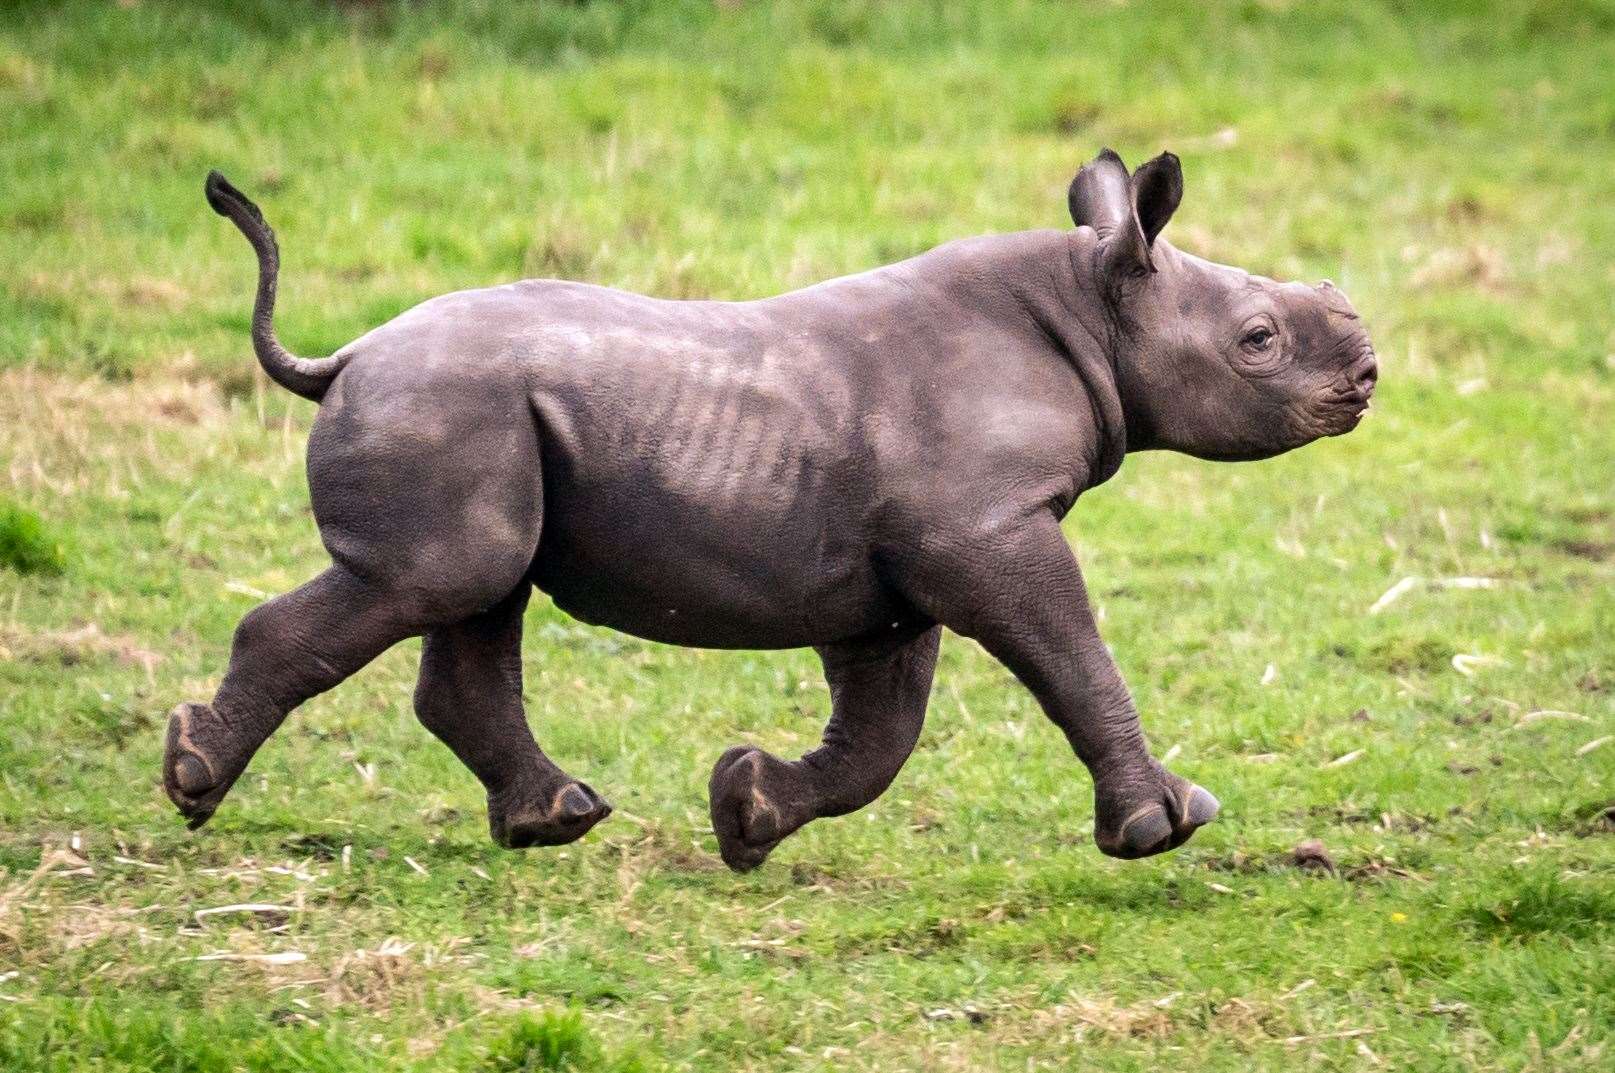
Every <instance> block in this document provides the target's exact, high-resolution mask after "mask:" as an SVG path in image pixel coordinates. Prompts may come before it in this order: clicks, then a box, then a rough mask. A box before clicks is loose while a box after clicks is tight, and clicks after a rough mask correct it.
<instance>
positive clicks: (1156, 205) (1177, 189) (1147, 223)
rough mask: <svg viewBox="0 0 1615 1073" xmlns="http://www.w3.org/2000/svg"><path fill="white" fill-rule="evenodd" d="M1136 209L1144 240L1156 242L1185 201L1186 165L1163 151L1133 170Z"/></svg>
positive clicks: (1134, 208)
mask: <svg viewBox="0 0 1615 1073" xmlns="http://www.w3.org/2000/svg"><path fill="white" fill-rule="evenodd" d="M1131 185H1132V190H1133V211H1134V213H1135V215H1136V216H1137V217H1138V226H1139V228H1140V229H1141V230H1142V231H1143V232H1144V241H1145V242H1146V243H1147V244H1149V245H1150V246H1154V245H1155V236H1157V235H1159V234H1160V233H1161V228H1163V227H1165V226H1166V222H1167V221H1168V220H1170V219H1172V214H1173V213H1174V212H1176V211H1177V209H1178V202H1180V201H1182V200H1183V165H1182V164H1180V163H1178V158H1177V157H1176V156H1175V155H1173V154H1172V153H1162V154H1161V155H1160V156H1158V157H1156V158H1155V159H1154V160H1152V161H1150V162H1149V163H1148V164H1145V165H1144V166H1143V167H1141V168H1139V169H1138V170H1137V171H1135V172H1133V178H1132V184H1131Z"/></svg>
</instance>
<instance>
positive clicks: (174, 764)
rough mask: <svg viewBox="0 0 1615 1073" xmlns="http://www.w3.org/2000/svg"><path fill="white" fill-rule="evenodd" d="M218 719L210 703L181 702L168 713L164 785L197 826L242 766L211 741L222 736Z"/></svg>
mask: <svg viewBox="0 0 1615 1073" xmlns="http://www.w3.org/2000/svg"><path fill="white" fill-rule="evenodd" d="M218 731H219V727H218V720H217V719H216V718H215V716H214V714H213V709H212V708H209V707H208V706H207V705H206V704H179V705H176V706H175V707H174V709H173V711H171V712H169V713H168V744H167V748H166V750H165V751H164V755H163V789H164V790H166V791H167V792H168V799H169V800H170V801H172V802H174V807H176V808H178V809H179V811H180V815H182V816H184V817H185V818H186V820H188V821H189V826H190V828H191V830H193V831H194V830H196V829H197V828H198V827H200V826H202V825H203V824H204V823H206V822H207V821H208V820H209V819H211V818H212V816H213V813H214V811H215V810H216V809H217V808H218V807H219V802H220V801H222V800H224V795H225V794H227V793H229V792H230V787H231V786H232V785H234V784H235V781H236V777H237V776H238V775H240V774H241V772H240V770H239V769H237V770H231V769H232V768H235V767H236V764H235V763H234V762H233V761H232V759H231V758H230V757H227V756H224V755H221V751H220V750H218V749H217V748H210V747H209V746H210V744H211V743H212V742H213V741H214V740H215V739H217V738H218V737H219V733H218Z"/></svg>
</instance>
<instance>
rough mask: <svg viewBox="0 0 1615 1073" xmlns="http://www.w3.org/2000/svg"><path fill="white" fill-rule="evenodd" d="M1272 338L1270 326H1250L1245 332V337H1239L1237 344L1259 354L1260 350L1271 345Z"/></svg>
mask: <svg viewBox="0 0 1615 1073" xmlns="http://www.w3.org/2000/svg"><path fill="white" fill-rule="evenodd" d="M1273 339H1274V333H1273V330H1272V329H1271V328H1267V327H1259V328H1252V329H1251V330H1250V331H1248V332H1246V333H1245V338H1243V339H1241V340H1240V341H1239V344H1240V345H1241V346H1243V347H1244V348H1245V349H1246V350H1250V351H1254V352H1255V353H1258V354H1260V353H1261V352H1262V351H1264V350H1266V349H1267V348H1268V347H1270V346H1272V345H1273Z"/></svg>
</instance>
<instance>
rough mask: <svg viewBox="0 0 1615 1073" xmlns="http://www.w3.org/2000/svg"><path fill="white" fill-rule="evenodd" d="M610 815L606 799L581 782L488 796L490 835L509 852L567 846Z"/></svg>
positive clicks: (517, 788) (527, 787)
mask: <svg viewBox="0 0 1615 1073" xmlns="http://www.w3.org/2000/svg"><path fill="white" fill-rule="evenodd" d="M609 815H611V805H609V804H608V803H607V802H606V799H605V798H603V797H601V796H600V795H599V794H597V793H595V792H594V790H593V788H591V787H590V786H588V785H586V784H584V783H581V782H577V781H569V782H563V783H561V784H560V785H558V786H556V785H551V786H549V787H547V788H544V789H538V788H536V787H530V786H527V785H518V786H516V787H514V788H513V789H511V790H509V791H506V792H503V793H495V794H489V795H488V832H489V833H490V834H491V835H492V836H493V840H494V841H495V842H497V843H499V844H500V845H501V846H504V847H505V848H506V849H526V848H528V847H529V846H564V845H566V844H567V843H568V842H576V841H577V840H578V839H580V838H582V837H583V836H584V835H586V834H588V833H589V829H590V828H591V827H593V826H594V825H595V824H597V823H599V822H600V821H601V820H603V819H605V818H606V817H607V816H609Z"/></svg>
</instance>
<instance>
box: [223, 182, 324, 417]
mask: <svg viewBox="0 0 1615 1073" xmlns="http://www.w3.org/2000/svg"><path fill="white" fill-rule="evenodd" d="M205 190H206V192H207V203H208V204H209V205H211V206H213V211H214V212H216V213H218V214H219V215H220V216H227V217H229V219H230V222H231V223H233V224H235V225H236V226H237V227H238V228H240V229H241V233H242V234H243V235H246V236H247V241H248V242H250V243H252V248H253V250H254V251H255V252H256V253H257V254H258V299H257V301H256V302H254V303H253V307H252V348H253V350H254V351H256V352H257V354H258V364H260V365H262V366H263V367H264V372H266V373H268V374H269V379H271V380H273V381H274V382H275V383H277V384H279V385H280V386H281V387H283V388H285V389H286V390H287V391H290V392H293V393H294V394H297V395H301V396H303V398H305V399H313V400H314V401H315V402H319V401H320V399H322V398H324V397H325V391H326V389H327V388H329V387H330V386H331V381H332V380H334V379H336V374H337V373H339V372H341V371H342V366H343V365H345V364H346V361H345V359H343V358H300V357H298V356H297V355H296V354H293V353H292V352H291V351H289V350H287V349H286V348H285V347H283V346H281V345H280V340H278V339H276V338H275V325H274V317H275V278H276V277H277V276H278V275H280V250H279V248H278V247H277V246H276V245H275V233H274V232H273V231H271V230H270V229H269V224H267V223H265V222H264V214H263V213H261V212H259V211H258V206H257V205H254V204H253V203H252V202H251V201H250V200H248V198H247V195H245V194H243V193H242V192H241V191H239V190H237V189H236V188H235V187H233V186H231V185H230V182H229V180H228V179H226V178H225V177H224V176H222V175H220V174H219V173H218V172H216V171H210V172H208V175H207V185H206V187H205Z"/></svg>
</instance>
